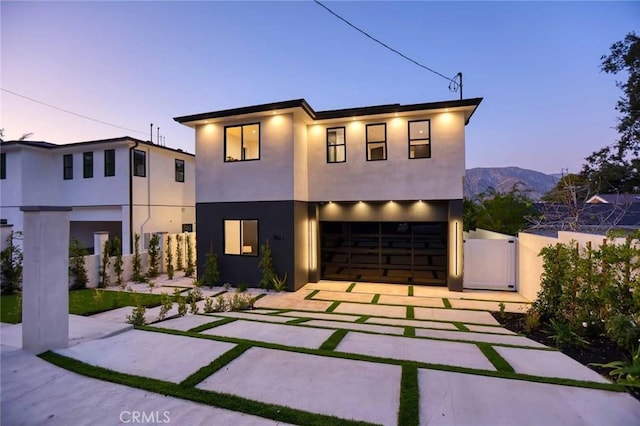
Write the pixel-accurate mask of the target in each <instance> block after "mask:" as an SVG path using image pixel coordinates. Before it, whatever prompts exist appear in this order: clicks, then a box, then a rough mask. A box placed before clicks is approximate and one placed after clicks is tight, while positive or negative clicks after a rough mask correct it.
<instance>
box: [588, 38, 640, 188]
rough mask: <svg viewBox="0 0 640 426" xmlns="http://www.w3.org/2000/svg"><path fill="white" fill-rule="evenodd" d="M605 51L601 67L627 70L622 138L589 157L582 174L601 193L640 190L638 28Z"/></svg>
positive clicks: (622, 99)
mask: <svg viewBox="0 0 640 426" xmlns="http://www.w3.org/2000/svg"><path fill="white" fill-rule="evenodd" d="M610 50H611V53H610V54H609V55H603V56H602V57H601V58H600V59H601V60H602V64H601V70H602V71H604V72H606V73H607V74H618V73H626V74H627V80H626V81H617V82H616V86H618V87H619V88H620V89H622V91H623V96H621V97H620V99H619V100H618V103H617V104H616V110H617V111H618V112H619V113H620V116H618V123H617V125H616V129H617V130H618V133H619V134H620V138H619V139H618V141H617V142H615V143H614V144H613V145H609V146H606V147H604V148H602V149H601V150H599V151H596V152H594V153H593V154H591V155H590V156H589V157H587V158H586V161H587V164H585V165H584V166H583V168H582V172H581V174H582V175H583V176H584V177H585V178H586V179H588V181H589V186H590V189H591V190H592V191H593V192H600V193H618V192H619V193H624V192H638V191H640V158H639V155H640V37H638V36H637V35H636V34H635V33H634V32H631V33H629V34H627V36H626V37H625V38H624V40H622V41H618V42H616V43H614V44H613V45H611V48H610Z"/></svg>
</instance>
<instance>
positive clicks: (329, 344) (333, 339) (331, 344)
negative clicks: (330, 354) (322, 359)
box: [320, 328, 349, 351]
mask: <svg viewBox="0 0 640 426" xmlns="http://www.w3.org/2000/svg"><path fill="white" fill-rule="evenodd" d="M348 332H349V331H348V330H345V329H342V328H339V329H337V330H336V331H335V332H334V333H333V334H332V335H331V336H329V338H328V339H327V340H325V341H324V342H323V343H322V345H320V350H323V351H332V350H334V349H335V348H337V347H338V345H339V344H340V342H341V341H342V339H344V336H346V335H347V333H348Z"/></svg>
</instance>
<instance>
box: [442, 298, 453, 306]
mask: <svg viewBox="0 0 640 426" xmlns="http://www.w3.org/2000/svg"><path fill="white" fill-rule="evenodd" d="M442 304H443V305H444V307H445V308H447V309H451V302H449V299H447V298H446V297H443V298H442Z"/></svg>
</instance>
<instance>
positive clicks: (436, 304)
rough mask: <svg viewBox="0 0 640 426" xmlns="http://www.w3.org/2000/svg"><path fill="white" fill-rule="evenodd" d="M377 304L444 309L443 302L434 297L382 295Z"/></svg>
mask: <svg viewBox="0 0 640 426" xmlns="http://www.w3.org/2000/svg"><path fill="white" fill-rule="evenodd" d="M378 303H380V304H388V305H408V306H425V307H430V308H444V302H443V301H442V299H441V298H435V297H412V296H388V295H382V296H380V299H379V300H378Z"/></svg>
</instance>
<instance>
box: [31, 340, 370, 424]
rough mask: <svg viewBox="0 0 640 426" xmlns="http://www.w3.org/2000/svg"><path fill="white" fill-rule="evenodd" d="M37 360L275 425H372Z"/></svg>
mask: <svg viewBox="0 0 640 426" xmlns="http://www.w3.org/2000/svg"><path fill="white" fill-rule="evenodd" d="M39 357H40V358H42V359H44V360H45V361H48V362H50V363H51V364H54V365H57V366H58V367H61V368H64V369H65V370H69V371H73V372H74V373H78V374H81V375H83V376H87V377H93V378H95V379H100V380H104V381H106V382H111V383H117V384H120V385H125V386H129V387H133V388H137V389H142V390H146V391H149V392H154V393H158V394H161V395H167V396H172V397H175V398H180V399H186V400H189V401H193V402H199V403H201V404H206V405H209V406H212V407H219V408H225V409H228V410H232V411H237V412H240V413H245V414H250V415H254V416H259V417H264V418H267V419H272V420H275V421H278V422H284V423H292V424H300V425H318V426H324V425H332V426H333V425H335V426H340V425H353V426H367V425H372V423H367V422H359V421H355V420H347V419H341V418H338V417H335V416H327V415H324V414H315V413H309V412H307V411H302V410H298V409H295V408H290V407H285V406H283V405H276V404H269V403H266V402H261V401H254V400H250V399H247V398H243V397H241V396H236V395H231V394H226V393H222V392H215V391H209V390H204V389H198V388H195V387H186V386H182V385H179V384H175V383H171V382H165V381H163V380H157V379H150V378H147V377H140V376H134V375H131V374H125V373H120V372H117V371H113V370H108V369H106V368H102V367H96V366H94V365H89V364H85V363H84V362H81V361H78V360H75V359H73V358H68V357H66V356H63V355H59V354H57V353H54V352H45V353H44V354H41V355H39Z"/></svg>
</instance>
